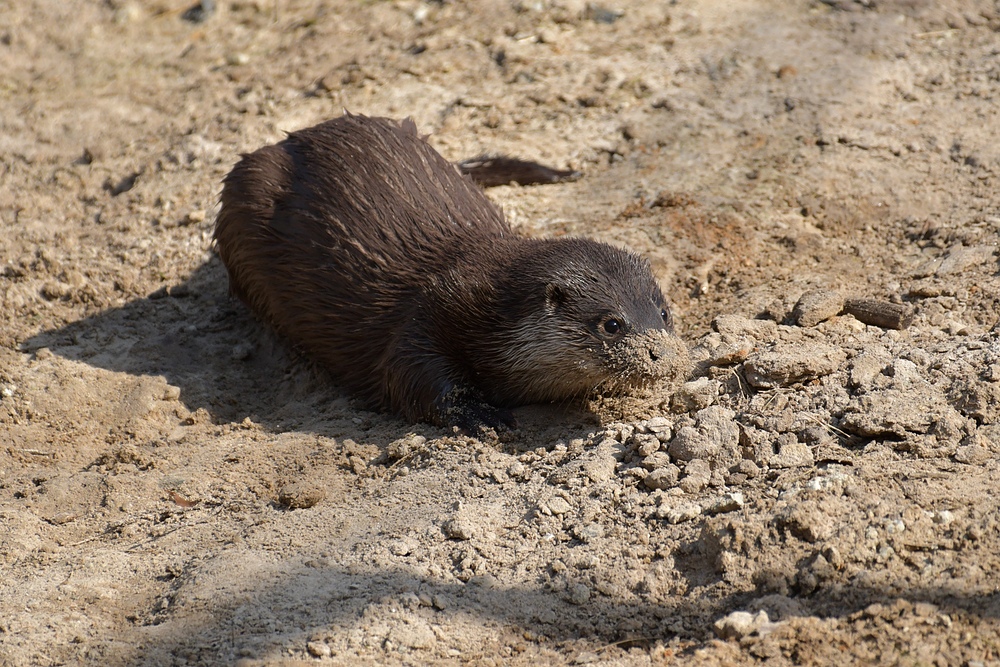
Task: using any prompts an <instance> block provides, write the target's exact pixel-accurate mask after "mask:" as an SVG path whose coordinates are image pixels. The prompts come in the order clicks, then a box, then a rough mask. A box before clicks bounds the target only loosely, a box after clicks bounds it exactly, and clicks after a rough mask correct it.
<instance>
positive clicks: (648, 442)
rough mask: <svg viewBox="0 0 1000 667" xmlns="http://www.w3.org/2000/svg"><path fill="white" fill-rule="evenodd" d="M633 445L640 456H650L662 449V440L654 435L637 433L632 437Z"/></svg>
mask: <svg viewBox="0 0 1000 667" xmlns="http://www.w3.org/2000/svg"><path fill="white" fill-rule="evenodd" d="M632 444H633V446H634V447H635V450H636V451H637V452H638V453H639V455H640V456H649V455H650V454H652V453H653V452H657V451H659V449H660V439H659V438H657V437H656V436H655V435H653V434H652V433H636V434H635V435H633V436H632Z"/></svg>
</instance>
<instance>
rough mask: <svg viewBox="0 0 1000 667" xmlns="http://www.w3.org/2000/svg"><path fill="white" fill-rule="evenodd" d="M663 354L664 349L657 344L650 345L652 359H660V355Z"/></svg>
mask: <svg viewBox="0 0 1000 667" xmlns="http://www.w3.org/2000/svg"><path fill="white" fill-rule="evenodd" d="M662 354H663V351H662V350H660V349H658V347H657V346H655V345H652V346H650V348H649V358H650V360H652V361H659V360H660V357H661V356H662Z"/></svg>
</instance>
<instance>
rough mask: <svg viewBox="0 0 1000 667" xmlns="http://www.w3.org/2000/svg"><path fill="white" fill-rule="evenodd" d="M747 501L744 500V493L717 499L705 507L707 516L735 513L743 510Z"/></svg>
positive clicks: (726, 495) (730, 494)
mask: <svg viewBox="0 0 1000 667" xmlns="http://www.w3.org/2000/svg"><path fill="white" fill-rule="evenodd" d="M745 503H746V501H745V500H744V498H743V494H742V493H727V494H725V495H724V496H722V497H721V498H717V499H716V500H714V501H712V502H711V503H710V504H709V505H708V506H706V507H705V510H704V511H705V514H709V515H714V514H724V513H726V512H735V511H736V510H738V509H741V508H742V507H743V505H744V504H745Z"/></svg>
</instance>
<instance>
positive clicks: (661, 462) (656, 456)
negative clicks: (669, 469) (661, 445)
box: [642, 452, 670, 472]
mask: <svg viewBox="0 0 1000 667" xmlns="http://www.w3.org/2000/svg"><path fill="white" fill-rule="evenodd" d="M668 465H670V454H667V453H666V452H654V453H652V454H650V455H649V456H647V457H646V458H644V459H643V460H642V467H643V468H645V469H646V470H649V471H650V472H652V471H653V470H656V469H657V468H663V467H666V466H668Z"/></svg>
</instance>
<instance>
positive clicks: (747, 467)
mask: <svg viewBox="0 0 1000 667" xmlns="http://www.w3.org/2000/svg"><path fill="white" fill-rule="evenodd" d="M736 472H738V473H740V474H743V475H746V476H747V479H753V478H754V477H756V476H757V475H759V474H760V466H759V465H757V464H756V463H754V462H753V461H751V460H750V459H743V460H742V461H740V462H739V463H737V464H736Z"/></svg>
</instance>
